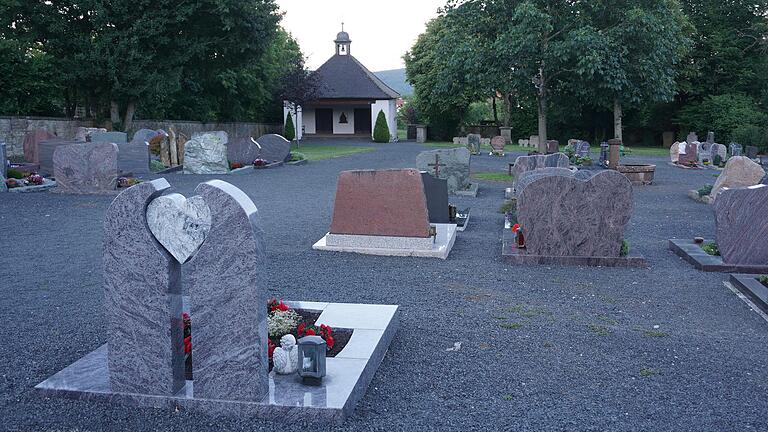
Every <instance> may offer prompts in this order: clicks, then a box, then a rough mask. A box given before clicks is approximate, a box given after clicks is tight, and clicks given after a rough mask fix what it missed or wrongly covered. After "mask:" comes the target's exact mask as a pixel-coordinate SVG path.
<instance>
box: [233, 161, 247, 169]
mask: <svg viewBox="0 0 768 432" xmlns="http://www.w3.org/2000/svg"><path fill="white" fill-rule="evenodd" d="M244 166H245V165H244V164H243V163H242V162H230V163H229V169H233V170H236V169H240V168H242V167H244Z"/></svg>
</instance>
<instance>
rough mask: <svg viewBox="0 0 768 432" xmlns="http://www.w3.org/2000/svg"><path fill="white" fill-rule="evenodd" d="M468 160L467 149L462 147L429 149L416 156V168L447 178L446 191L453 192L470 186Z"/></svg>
mask: <svg viewBox="0 0 768 432" xmlns="http://www.w3.org/2000/svg"><path fill="white" fill-rule="evenodd" d="M470 160H471V156H470V153H469V150H468V149H466V148H464V147H459V148H453V149H438V150H430V151H425V152H421V153H419V154H418V156H416V168H417V169H418V170H419V171H424V172H428V173H430V174H431V175H433V176H435V177H437V178H441V179H444V180H448V193H449V194H455V193H456V192H457V191H465V190H467V189H469V188H470V185H471V182H470Z"/></svg>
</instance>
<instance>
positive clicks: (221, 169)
mask: <svg viewBox="0 0 768 432" xmlns="http://www.w3.org/2000/svg"><path fill="white" fill-rule="evenodd" d="M228 173H229V160H228V159H227V134H226V133H225V132H211V133H200V134H195V135H193V137H192V139H191V140H189V141H187V143H186V145H185V146H184V174H228Z"/></svg>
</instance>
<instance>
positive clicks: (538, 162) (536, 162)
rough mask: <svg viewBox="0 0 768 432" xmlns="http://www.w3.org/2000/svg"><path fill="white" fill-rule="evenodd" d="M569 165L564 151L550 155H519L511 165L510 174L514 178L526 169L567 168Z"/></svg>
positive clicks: (517, 177)
mask: <svg viewBox="0 0 768 432" xmlns="http://www.w3.org/2000/svg"><path fill="white" fill-rule="evenodd" d="M570 165H571V163H570V160H569V159H568V156H567V155H565V154H564V153H555V154H551V155H533V156H519V157H518V158H517V159H515V165H514V166H513V167H512V176H513V177H514V178H515V180H517V179H519V178H520V176H521V175H522V174H523V173H524V172H527V171H533V170H536V169H540V168H547V167H553V168H568V167H569V166H570Z"/></svg>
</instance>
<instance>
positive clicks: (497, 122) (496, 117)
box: [493, 94, 506, 126]
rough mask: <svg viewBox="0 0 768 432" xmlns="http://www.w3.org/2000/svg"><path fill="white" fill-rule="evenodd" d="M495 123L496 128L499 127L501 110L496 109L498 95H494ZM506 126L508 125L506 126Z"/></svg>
mask: <svg viewBox="0 0 768 432" xmlns="http://www.w3.org/2000/svg"><path fill="white" fill-rule="evenodd" d="M493 122H494V124H495V125H496V126H498V125H499V110H498V108H497V107H496V95H495V94H494V95H493ZM504 126H506V125H504Z"/></svg>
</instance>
